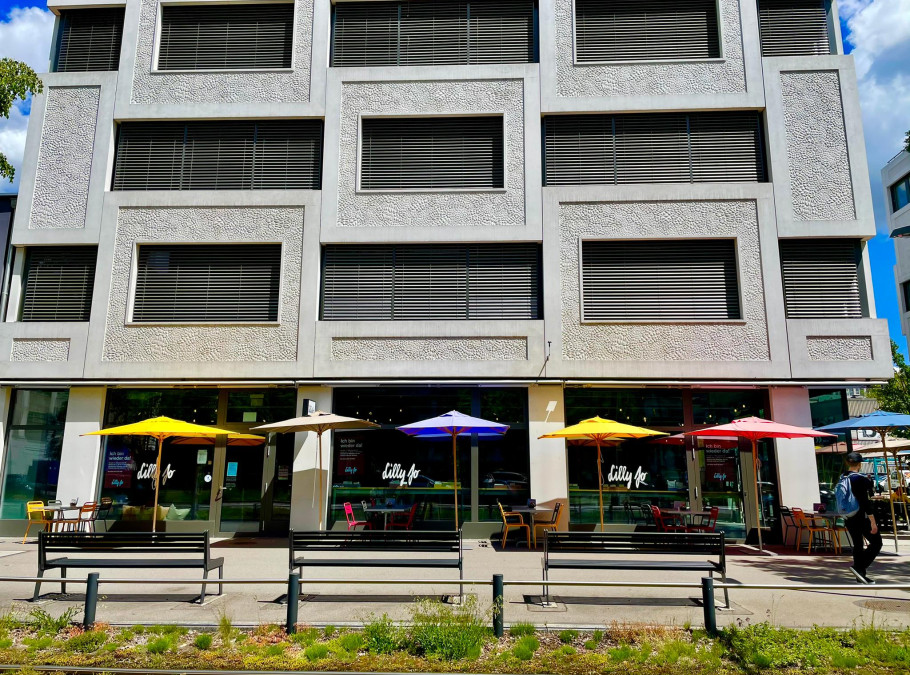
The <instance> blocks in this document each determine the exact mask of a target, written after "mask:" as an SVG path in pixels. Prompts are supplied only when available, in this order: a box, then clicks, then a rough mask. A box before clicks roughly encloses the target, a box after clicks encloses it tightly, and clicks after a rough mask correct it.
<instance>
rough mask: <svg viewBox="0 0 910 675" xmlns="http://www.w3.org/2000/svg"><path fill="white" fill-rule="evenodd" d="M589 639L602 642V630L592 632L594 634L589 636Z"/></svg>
mask: <svg viewBox="0 0 910 675" xmlns="http://www.w3.org/2000/svg"><path fill="white" fill-rule="evenodd" d="M591 639H592V640H594V642H598V643H599V642H602V641H603V639H604V632H603V631H602V630H596V631H594V633H593V634H592V635H591Z"/></svg>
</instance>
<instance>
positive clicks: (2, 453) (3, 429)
mask: <svg viewBox="0 0 910 675" xmlns="http://www.w3.org/2000/svg"><path fill="white" fill-rule="evenodd" d="M12 403H13V388H12V387H0V476H2V475H3V468H4V466H5V465H6V437H7V431H8V428H7V425H8V423H9V416H10V412H11V411H10V406H11V405H12ZM0 489H2V486H0Z"/></svg>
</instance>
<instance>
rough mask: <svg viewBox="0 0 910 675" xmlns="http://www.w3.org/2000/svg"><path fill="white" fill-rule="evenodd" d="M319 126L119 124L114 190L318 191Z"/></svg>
mask: <svg viewBox="0 0 910 675" xmlns="http://www.w3.org/2000/svg"><path fill="white" fill-rule="evenodd" d="M321 183H322V120H258V121H256V120H236V121H226V120H224V121H217V122H215V121H212V122H209V121H204V122H202V121H200V122H122V123H121V124H120V129H119V132H118V134H117V149H116V154H115V157H114V177H113V181H112V189H114V190H265V189H282V190H293V189H296V190H318V189H320V187H321Z"/></svg>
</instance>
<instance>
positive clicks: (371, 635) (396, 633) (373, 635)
mask: <svg viewBox="0 0 910 675" xmlns="http://www.w3.org/2000/svg"><path fill="white" fill-rule="evenodd" d="M363 638H364V640H365V641H366V647H367V649H368V650H369V651H370V652H371V653H372V654H391V653H392V652H394V651H395V650H397V649H398V648H399V646H400V645H401V631H400V630H399V629H398V627H397V626H395V624H393V623H392V620H391V619H390V618H389V617H388V615H387V614H383V615H382V616H381V617H379V618H377V617H375V616H371V617H370V618H369V620H368V621H367V622H365V623H364V624H363Z"/></svg>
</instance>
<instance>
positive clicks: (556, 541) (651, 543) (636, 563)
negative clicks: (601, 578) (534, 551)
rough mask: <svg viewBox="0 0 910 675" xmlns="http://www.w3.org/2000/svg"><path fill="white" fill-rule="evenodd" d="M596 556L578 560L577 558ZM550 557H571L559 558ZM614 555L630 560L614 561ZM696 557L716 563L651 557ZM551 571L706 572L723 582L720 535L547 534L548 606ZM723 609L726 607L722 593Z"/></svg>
mask: <svg viewBox="0 0 910 675" xmlns="http://www.w3.org/2000/svg"><path fill="white" fill-rule="evenodd" d="M582 553H584V554H588V553H592V554H600V555H598V556H596V557H594V556H592V557H590V558H587V557H586V558H579V557H577V555H578V554H582ZM554 554H571V555H572V556H573V557H571V558H568V557H562V555H557V556H556V557H553V556H554ZM616 554H622V555H629V556H634V557H633V558H624V559H617V558H615V557H612V556H614V555H616ZM671 555H673V556H677V555H686V556H699V557H709V558H710V557H713V556H716V557H717V560H716V561H715V560H710V559H708V560H669V559H666V558H664V559H657V560H655V559H654V557H653V556H671ZM552 569H588V570H650V571H655V572H702V573H704V572H707V573H708V576H711V577H713V576H714V573H715V572H717V573H718V574H720V578H721V581H726V580H727V559H726V555H725V552H724V534H723V532H719V533H689V532H685V533H684V532H680V533H676V532H553V531H550V532H547V537H546V540H545V541H544V550H543V581H544V596H545V597H546V601H547V602H549V586H548V585H547V581H549V578H550V577H549V571H550V570H552ZM724 606H725V607H729V606H730V598H729V595H728V593H727V589H726V588H725V589H724Z"/></svg>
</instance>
